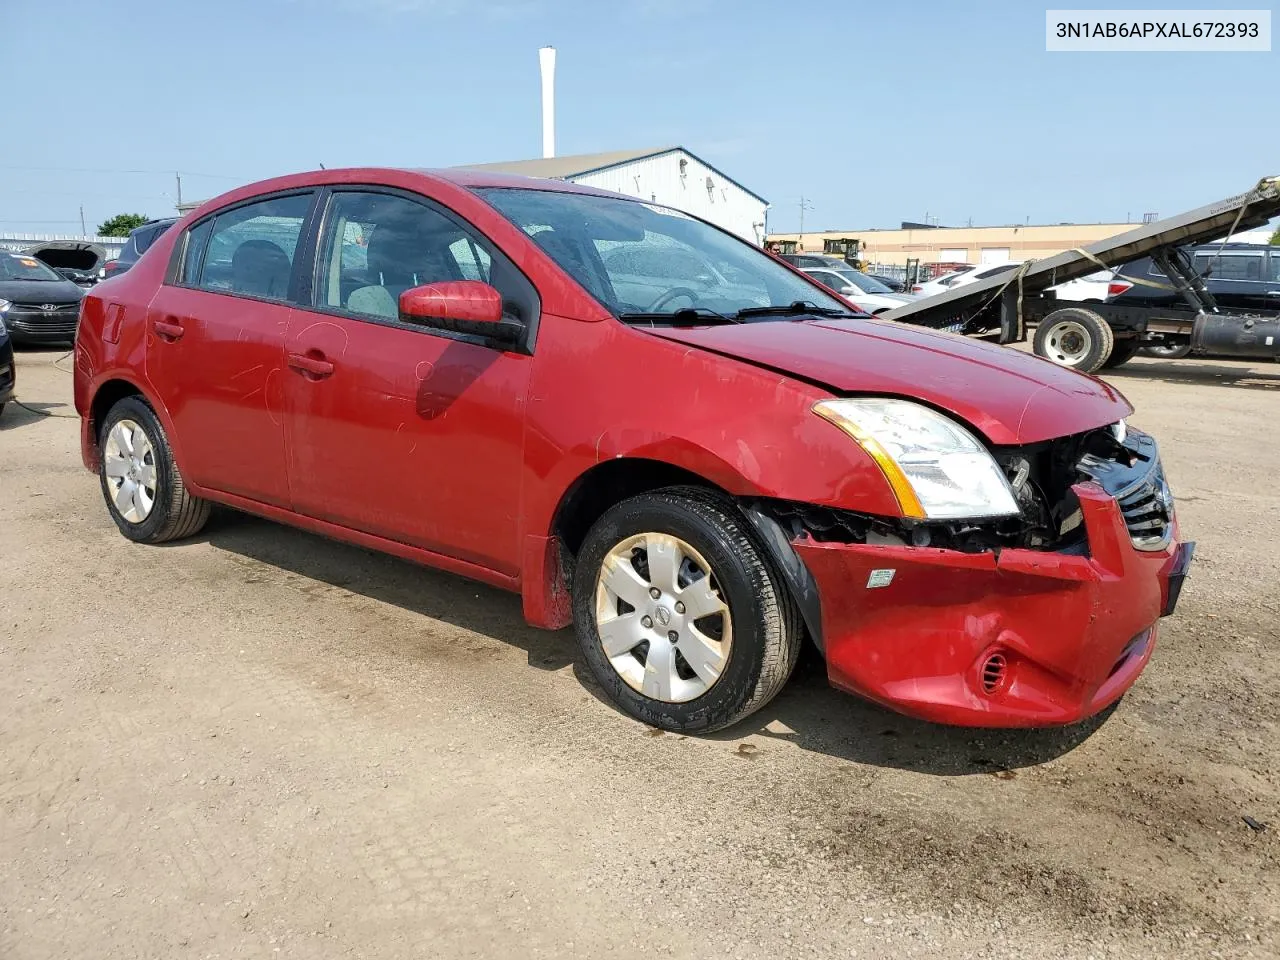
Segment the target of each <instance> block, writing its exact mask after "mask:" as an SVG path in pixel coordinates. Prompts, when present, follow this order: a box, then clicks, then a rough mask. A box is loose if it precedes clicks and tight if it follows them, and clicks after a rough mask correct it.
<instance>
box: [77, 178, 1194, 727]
mask: <svg viewBox="0 0 1280 960" xmlns="http://www.w3.org/2000/svg"><path fill="white" fill-rule="evenodd" d="M75 369H76V381H75V395H76V407H77V409H78V410H79V412H80V415H81V418H82V420H81V423H82V447H83V456H84V462H85V465H86V466H87V467H89V468H90V469H91V470H93V471H95V472H97V473H98V475H99V478H100V482H101V486H102V492H103V495H104V498H105V500H106V505H107V509H108V510H109V511H110V514H111V516H112V518H113V519H114V521H115V523H116V525H117V526H118V527H119V528H120V531H121V532H122V533H123V534H124V535H125V536H126V537H128V538H130V539H131V540H136V541H142V542H146V543H160V542H162V541H166V540H172V539H175V538H178V537H187V536H191V535H193V534H195V533H197V532H198V531H199V530H200V528H201V526H202V525H203V524H204V523H205V520H206V518H207V517H208V516H209V509H210V505H211V504H213V503H220V504H225V505H229V506H232V507H235V508H238V509H241V510H245V511H249V512H251V513H255V514H259V515H261V516H265V517H270V518H273V519H276V520H280V521H282V522H285V523H290V524H294V525H296V526H299V527H302V528H305V529H307V530H312V531H315V532H318V533H323V534H326V535H329V536H332V537H336V538H338V539H342V540H347V541H350V542H352V543H357V544H362V545H364V546H368V547H373V548H376V549H379V550H385V551H387V552H389V553H394V554H396V555H398V556H401V557H406V558H409V559H411V560H416V561H419V562H421V563H425V564H429V565H431V566H435V567H440V568H442V569H445V570H449V571H453V572H455V573H458V574H462V575H464V576H469V577H474V578H476V579H478V580H483V581H485V582H486V583H490V584H495V585H497V586H500V587H504V588H507V589H509V590H513V591H518V592H519V593H520V594H521V596H522V597H523V601H524V612H525V616H526V617H527V618H528V620H529V622H530V623H533V624H535V625H537V626H541V627H547V628H551V629H555V628H560V627H564V626H567V625H568V624H570V623H573V624H574V625H575V627H576V631H577V635H578V639H579V641H580V643H581V646H582V651H583V655H584V657H585V659H586V662H587V663H588V664H589V666H590V669H591V670H592V672H593V674H594V675H595V677H596V678H597V679H598V680H599V682H600V683H601V684H602V685H603V687H604V688H605V690H606V691H608V693H609V694H610V695H611V696H612V697H613V699H614V701H615V702H616V703H617V704H618V705H619V706H620V707H621V708H622V709H623V710H625V711H626V712H627V713H629V714H631V715H632V716H634V717H636V718H638V719H640V720H642V721H644V722H646V723H649V724H653V725H655V726H658V727H663V728H665V729H669V730H684V731H707V730H714V729H716V728H719V727H724V726H726V725H728V724H731V723H734V722H735V721H737V720H739V719H741V718H742V717H744V716H746V715H747V714H749V713H751V712H752V711H754V710H757V709H759V708H760V707H761V706H762V705H764V704H765V703H767V702H768V701H769V699H770V698H771V697H773V696H774V695H775V694H776V693H777V692H778V690H779V689H780V688H781V687H782V686H783V684H784V683H785V682H786V680H787V677H788V675H789V674H790V672H791V669H792V667H793V665H794V664H795V661H796V656H797V653H798V651H799V649H800V645H801V643H802V642H803V640H804V638H805V637H806V636H807V637H809V638H810V639H811V640H812V641H813V642H814V643H815V644H816V645H817V647H818V649H820V650H821V651H822V653H823V655H824V656H825V657H826V661H827V664H828V668H829V673H830V677H831V681H832V682H833V683H834V684H836V685H837V686H839V687H842V688H844V689H847V690H850V691H854V692H856V693H859V694H861V695H863V696H866V697H869V698H871V699H873V700H876V701H879V702H880V703H883V704H886V705H888V706H890V707H892V708H894V709H897V710H901V711H903V712H905V713H909V714H913V715H916V716H921V717H927V718H930V719H934V720H938V721H942V722H947V723H959V724H974V725H986V726H1028V725H1045V724H1062V723H1070V722H1073V721H1076V720H1079V719H1081V718H1082V717H1085V716H1088V715H1090V714H1092V713H1095V712H1097V711H1099V710H1101V709H1102V708H1104V707H1105V706H1107V705H1108V704H1110V703H1112V702H1113V701H1115V700H1116V699H1117V698H1119V697H1120V696H1121V694H1123V693H1124V691H1125V690H1126V689H1127V688H1128V687H1129V686H1130V685H1131V684H1132V683H1133V682H1134V680H1135V679H1136V678H1137V676H1138V674H1139V672H1140V671H1141V670H1142V668H1143V666H1144V665H1145V664H1146V662H1147V660H1148V658H1149V657H1150V656H1151V652H1152V649H1153V646H1154V644H1155V639H1156V626H1157V622H1158V621H1159V619H1160V617H1161V616H1164V615H1167V614H1168V613H1170V612H1171V611H1172V610H1173V606H1174V604H1175V602H1176V600H1177V596H1178V592H1179V590H1180V588H1181V585H1182V581H1183V578H1184V576H1185V574H1186V570H1187V566H1188V563H1189V560H1190V555H1191V546H1190V545H1189V544H1180V543H1179V542H1178V535H1177V525H1176V522H1175V520H1174V512H1173V505H1172V499H1171V497H1170V494H1169V488H1168V484H1167V483H1166V481H1165V477H1164V473H1163V470H1162V468H1161V465H1160V458H1159V456H1158V453H1157V450H1156V445H1155V442H1154V441H1153V440H1152V439H1151V438H1150V437H1148V436H1146V435H1145V434H1142V433H1140V432H1138V431H1136V430H1132V429H1129V430H1126V428H1125V422H1124V418H1125V417H1126V415H1128V414H1129V413H1130V412H1131V408H1130V406H1129V404H1128V403H1127V402H1126V401H1125V399H1124V397H1122V396H1121V395H1120V394H1119V393H1117V392H1116V391H1115V390H1113V389H1112V388H1111V387H1109V386H1107V385H1106V384H1105V383H1102V382H1101V381H1098V380H1095V379H1092V378H1090V377H1085V376H1081V375H1079V374H1076V373H1073V372H1071V371H1069V370H1065V369H1063V368H1061V367H1058V366H1055V365H1054V364H1051V363H1048V362H1046V361H1043V360H1039V359H1037V358H1035V357H1031V356H1027V355H1025V354H1021V353H1017V352H1014V351H1011V350H1006V349H1003V348H999V347H994V346H989V345H985V344H980V343H975V342H972V341H968V340H965V339H962V338H959V337H953V336H949V335H946V334H939V333H933V332H926V331H923V330H919V329H914V328H910V327H903V326H897V325H894V324H892V323H882V322H877V321H873V320H870V319H868V318H866V317H864V316H863V315H860V314H858V313H857V312H856V311H855V310H853V309H851V308H850V306H849V304H848V303H847V302H846V301H844V300H841V299H840V298H838V297H836V296H834V295H832V294H830V293H828V292H827V291H825V290H824V289H823V288H822V287H821V286H819V285H818V284H816V283H814V282H813V281H811V280H809V279H808V278H806V277H805V276H803V275H802V274H800V273H797V272H796V271H794V270H793V269H791V268H790V267H788V266H787V265H785V264H783V263H780V262H779V261H778V260H776V259H775V258H773V257H770V256H768V255H766V254H765V253H763V252H762V251H761V250H759V249H758V248H756V247H754V246H752V245H750V244H748V243H746V242H744V241H742V240H739V239H737V238H736V237H733V236H731V235H729V234H727V233H724V232H722V231H721V230H718V229H717V228H715V227H713V226H711V225H709V224H707V223H704V222H702V221H700V220H698V219H696V218H693V217H690V216H687V215H686V214H683V213H680V212H677V211H675V210H671V209H667V208H664V207H661V206H657V205H654V204H650V203H644V202H641V201H638V200H633V199H628V198H624V197H620V196H615V195H611V194H606V193H603V192H600V191H596V190H591V189H587V188H582V187H577V186H573V185H570V184H565V183H558V182H552V181H545V180H523V179H517V178H509V177H499V176H493V175H484V174H480V173H473V172H458V171H445V172H420V171H407V170H374V169H358V170H330V171H321V172H318V173H310V174H304V175H298V176H290V177H283V178H280V179H276V180H270V181H266V182H263V183H259V184H255V185H253V186H248V187H243V188H241V189H238V190H235V191H233V192H231V193H229V194H226V195H225V196H223V197H220V198H218V199H217V200H213V201H210V202H209V203H206V204H205V205H204V206H202V207H201V208H200V209H198V210H196V211H194V212H193V213H191V214H189V215H188V216H187V217H186V218H185V219H184V220H182V221H181V222H180V223H179V224H178V225H177V226H176V227H174V228H173V229H171V230H169V231H168V232H167V233H165V234H164V235H163V236H162V237H161V238H160V239H158V240H157V241H156V242H155V243H154V245H153V246H152V247H151V249H149V250H148V251H147V252H146V253H145V254H144V255H143V256H142V258H141V259H140V260H139V261H138V263H137V265H136V266H135V267H134V268H133V269H132V270H130V271H129V272H128V273H127V274H124V275H123V276H120V277H118V278H115V279H112V280H109V281H107V282H105V283H102V284H100V285H99V286H98V287H96V288H95V289H94V290H93V291H92V292H91V293H90V294H89V295H88V296H87V297H86V299H85V306H84V311H83V319H82V321H81V324H80V333H79V339H78V341H77V343H76V365H75Z"/></svg>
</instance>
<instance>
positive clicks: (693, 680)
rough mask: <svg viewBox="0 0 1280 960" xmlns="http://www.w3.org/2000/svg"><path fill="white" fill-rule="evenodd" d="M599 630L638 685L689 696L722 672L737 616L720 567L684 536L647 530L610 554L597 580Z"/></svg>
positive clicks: (629, 680)
mask: <svg viewBox="0 0 1280 960" xmlns="http://www.w3.org/2000/svg"><path fill="white" fill-rule="evenodd" d="M596 630H597V632H598V633H599V634H600V644H601V646H602V647H603V648H604V654H605V656H606V657H608V659H609V663H610V664H612V666H613V669H614V670H616V671H617V672H618V676H620V677H621V678H622V679H623V680H624V681H625V682H626V684H627V686H629V687H631V688H632V689H633V690H637V691H639V692H640V693H642V694H644V695H645V696H646V697H650V698H652V699H654V700H661V701H663V702H665V703H685V702H687V701H689V700H694V699H696V698H697V697H700V696H702V695H703V694H704V693H706V692H707V691H708V690H709V689H711V687H712V686H714V685H715V683H716V682H717V681H718V680H719V679H720V676H721V674H723V673H724V669H725V666H726V665H727V664H728V662H729V651H730V648H731V647H732V645H733V622H732V619H731V618H730V615H729V607H728V605H727V604H726V603H725V602H724V599H723V598H722V595H721V590H720V585H719V582H718V581H717V579H716V576H715V572H714V571H713V570H712V569H711V565H710V564H709V563H707V561H706V559H705V558H704V557H703V556H702V554H700V553H698V551H697V550H695V549H694V548H693V547H692V546H690V545H689V544H687V543H685V542H684V541H683V540H681V539H680V538H679V537H673V536H671V535H670V534H665V533H641V534H638V535H637V536H634V537H628V538H627V539H626V540H623V541H622V542H621V543H619V544H618V545H617V546H616V547H614V548H613V549H612V550H610V551H609V553H608V554H607V555H606V556H605V558H604V562H603V563H602V564H601V565H600V575H599V577H598V578H597V580H596Z"/></svg>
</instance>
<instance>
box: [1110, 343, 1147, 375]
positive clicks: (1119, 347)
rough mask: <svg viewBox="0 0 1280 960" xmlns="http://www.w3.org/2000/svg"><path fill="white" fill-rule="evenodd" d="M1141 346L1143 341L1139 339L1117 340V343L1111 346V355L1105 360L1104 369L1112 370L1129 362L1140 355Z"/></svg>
mask: <svg viewBox="0 0 1280 960" xmlns="http://www.w3.org/2000/svg"><path fill="white" fill-rule="evenodd" d="M1141 346H1142V343H1141V342H1140V341H1138V340H1117V341H1116V345H1115V346H1114V347H1112V348H1111V356H1109V357H1107V359H1106V360H1104V361H1103V363H1102V369H1104V370H1110V369H1112V368H1114V367H1118V366H1121V365H1122V364H1125V363H1128V362H1129V361H1130V360H1132V359H1133V358H1134V357H1135V356H1137V355H1138V348H1139V347H1141Z"/></svg>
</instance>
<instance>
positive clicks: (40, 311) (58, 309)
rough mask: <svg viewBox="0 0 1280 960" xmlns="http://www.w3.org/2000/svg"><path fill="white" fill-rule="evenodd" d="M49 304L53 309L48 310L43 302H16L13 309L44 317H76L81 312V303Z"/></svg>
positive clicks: (16, 311) (15, 311)
mask: <svg viewBox="0 0 1280 960" xmlns="http://www.w3.org/2000/svg"><path fill="white" fill-rule="evenodd" d="M49 306H50V308H51V309H48V310H46V309H45V307H44V304H41V303H15V304H14V305H13V307H12V310H13V312H14V313H31V314H36V315H38V316H42V317H52V316H63V317H65V316H73V317H74V316H76V315H77V314H79V313H80V304H79V303H51V304H49Z"/></svg>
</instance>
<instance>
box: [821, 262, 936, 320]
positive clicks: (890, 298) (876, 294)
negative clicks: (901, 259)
mask: <svg viewBox="0 0 1280 960" xmlns="http://www.w3.org/2000/svg"><path fill="white" fill-rule="evenodd" d="M800 272H801V273H807V274H808V275H809V276H811V277H813V279H815V280H817V281H818V282H819V283H820V284H822V285H823V286H824V287H826V288H827V289H828V290H834V291H835V292H836V293H838V294H840V296H842V297H844V298H845V299H846V300H852V301H853V302H854V303H855V304H857V305H858V307H859V308H860V309H862V310H865V311H866V312H867V313H873V314H874V313H884V312H885V311H886V310H892V309H893V308H894V307H900V306H902V305H903V304H904V303H910V302H911V301H912V300H914V299H916V298H915V297H912V296H907V295H905V294H901V293H894V292H893V291H892V290H890V289H889V288H888V287H886V286H885V285H884V284H883V283H881V282H880V281H879V280H877V279H876V278H875V277H869V276H867V275H866V274H865V273H863V272H861V271H860V270H855V269H853V267H848V266H845V267H836V266H832V267H800Z"/></svg>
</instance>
